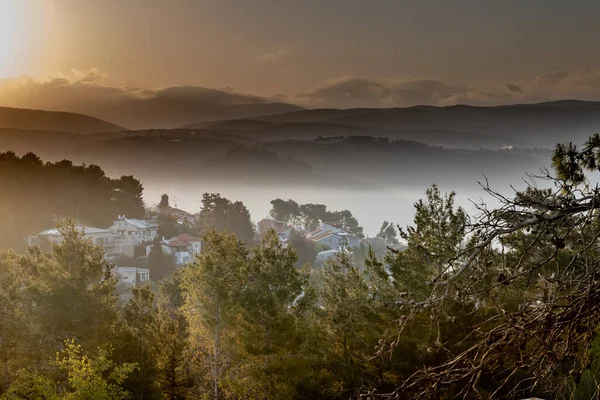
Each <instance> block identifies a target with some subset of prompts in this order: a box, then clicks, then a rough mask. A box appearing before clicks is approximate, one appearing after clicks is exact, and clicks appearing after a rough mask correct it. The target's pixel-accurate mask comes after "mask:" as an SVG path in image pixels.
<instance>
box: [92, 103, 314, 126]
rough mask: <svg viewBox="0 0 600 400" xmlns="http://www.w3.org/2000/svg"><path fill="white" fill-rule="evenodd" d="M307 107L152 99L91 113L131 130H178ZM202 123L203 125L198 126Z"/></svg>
mask: <svg viewBox="0 0 600 400" xmlns="http://www.w3.org/2000/svg"><path fill="white" fill-rule="evenodd" d="M299 110H303V108H302V107H299V106H296V105H293V104H286V103H249V104H204V105H198V106H195V105H190V104H185V103H184V102H180V101H171V100H169V101H167V100H165V99H162V98H149V99H144V100H136V101H130V102H125V103H123V104H118V105H116V106H114V107H110V108H105V109H101V110H89V111H88V113H89V114H91V115H95V116H98V117H100V118H103V119H106V120H108V121H114V122H115V123H117V124H120V125H122V126H126V127H127V128H129V129H175V128H179V127H182V126H184V127H185V128H186V129H195V128H194V126H197V127H204V126H205V125H206V124H203V122H206V121H217V120H231V119H243V118H254V117H258V116H264V115H271V114H282V113H289V112H294V111H299ZM196 124H199V125H196Z"/></svg>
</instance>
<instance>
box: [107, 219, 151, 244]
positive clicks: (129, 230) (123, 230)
mask: <svg viewBox="0 0 600 400" xmlns="http://www.w3.org/2000/svg"><path fill="white" fill-rule="evenodd" d="M108 230H109V231H111V232H113V233H114V234H115V235H118V236H122V237H128V238H131V240H132V242H133V245H134V246H138V245H140V244H142V243H146V242H151V241H153V240H154V239H156V236H157V235H158V222H153V221H146V220H143V219H128V218H126V217H125V216H124V215H123V216H121V215H119V219H118V220H117V221H115V222H114V223H113V225H112V226H111V227H110V228H108Z"/></svg>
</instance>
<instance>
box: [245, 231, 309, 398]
mask: <svg viewBox="0 0 600 400" xmlns="http://www.w3.org/2000/svg"><path fill="white" fill-rule="evenodd" d="M296 261H297V255H296V252H295V251H294V250H293V249H291V248H289V247H283V246H282V244H281V243H280V242H279V240H278V238H277V235H276V234H275V232H274V231H270V232H269V233H267V235H266V236H265V237H264V239H263V241H262V243H261V244H260V245H259V246H258V247H256V248H255V249H253V250H252V252H251V254H250V255H249V258H248V261H247V263H246V265H245V268H244V275H245V276H247V283H246V284H245V285H244V286H243V287H242V291H241V296H240V301H241V311H242V315H243V322H244V324H243V326H242V328H243V329H241V330H240V336H241V339H242V343H243V347H244V350H245V351H246V353H247V358H246V359H245V360H244V368H243V375H244V376H245V379H244V383H243V385H241V386H240V387H239V388H238V390H239V391H240V392H241V393H240V395H241V396H242V397H251V398H263V399H285V398H292V397H293V393H294V386H293V385H294V381H295V379H294V378H295V373H294V372H293V370H294V367H295V363H297V362H298V361H299V358H300V353H299V351H298V349H299V348H300V347H301V342H302V335H301V329H300V326H301V321H300V320H301V319H302V318H303V312H304V311H306V309H307V307H309V305H310V298H309V296H308V297H307V296H305V294H306V291H307V284H308V271H299V270H298V269H297V268H296ZM246 375H248V376H246ZM248 377H250V381H249V382H248V379H247V378H248Z"/></svg>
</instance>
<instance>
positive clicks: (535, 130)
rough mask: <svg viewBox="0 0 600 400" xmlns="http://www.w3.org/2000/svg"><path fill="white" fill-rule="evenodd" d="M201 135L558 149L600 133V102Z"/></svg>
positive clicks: (408, 114) (314, 121)
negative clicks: (367, 137)
mask: <svg viewBox="0 0 600 400" xmlns="http://www.w3.org/2000/svg"><path fill="white" fill-rule="evenodd" d="M197 129H211V130H212V129H215V130H216V129H223V130H232V131H246V133H248V132H252V134H253V135H257V136H256V139H261V137H260V135H261V134H262V135H264V136H265V138H264V139H266V138H268V139H277V138H281V139H283V138H303V139H311V138H316V137H318V136H336V135H340V134H341V135H370V136H385V137H388V138H390V139H399V140H418V141H423V142H425V143H428V144H431V145H440V146H446V147H466V148H481V147H492V148H498V147H501V146H503V145H516V146H525V147H534V146H539V147H553V146H554V145H555V144H556V143H558V142H564V141H569V140H570V141H574V142H581V141H583V140H585V139H586V138H587V137H589V136H590V135H591V134H593V133H595V132H597V131H600V102H588V101H577V100H565V101H555V102H548V103H538V104H516V105H509V106H496V107H477V106H467V105H457V106H450V107H434V106H416V107H408V108H371V109H369V108H356V109H343V110H338V109H315V110H300V111H294V112H291V113H285V114H276V115H267V116H262V117H254V118H252V120H251V121H249V120H242V121H239V120H238V121H218V122H217V121H215V122H214V123H212V124H206V123H204V124H198V125H197Z"/></svg>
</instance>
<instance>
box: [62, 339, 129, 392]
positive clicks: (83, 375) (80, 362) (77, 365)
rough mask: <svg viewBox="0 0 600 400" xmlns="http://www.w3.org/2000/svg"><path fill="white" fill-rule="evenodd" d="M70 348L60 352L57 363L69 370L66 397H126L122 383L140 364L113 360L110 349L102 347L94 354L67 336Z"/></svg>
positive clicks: (63, 368) (64, 369)
mask: <svg viewBox="0 0 600 400" xmlns="http://www.w3.org/2000/svg"><path fill="white" fill-rule="evenodd" d="M65 345H66V348H65V349H64V350H63V352H62V357H61V356H60V355H57V356H56V365H57V366H58V368H59V369H60V370H61V371H63V372H65V373H66V374H67V380H68V386H67V387H66V390H65V392H64V393H63V394H62V395H61V397H62V398H64V399H73V400H75V399H98V400H103V399H106V400H119V399H126V398H128V396H129V393H128V392H127V391H126V390H124V389H123V388H122V387H121V385H122V384H123V382H124V381H125V379H126V378H127V376H128V375H129V374H130V373H131V372H133V371H134V370H135V369H136V368H137V366H136V365H135V364H127V363H126V364H121V365H117V364H115V362H114V361H111V360H110V356H111V353H110V352H109V351H106V350H103V349H99V350H98V355H96V356H95V357H93V358H91V357H89V356H87V355H85V354H83V352H82V349H81V346H80V345H76V344H75V342H74V341H73V340H67V341H66V343H65Z"/></svg>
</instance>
